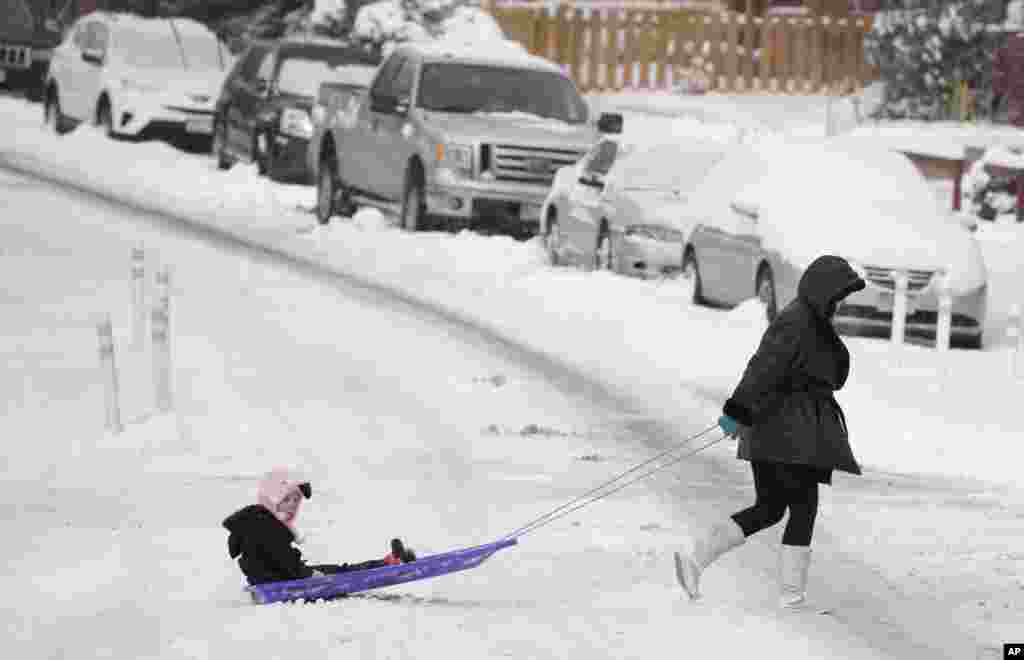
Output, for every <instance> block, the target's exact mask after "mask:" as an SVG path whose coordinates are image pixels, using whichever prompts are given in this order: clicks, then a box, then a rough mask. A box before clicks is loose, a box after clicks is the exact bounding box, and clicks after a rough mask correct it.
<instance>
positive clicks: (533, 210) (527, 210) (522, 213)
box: [519, 204, 540, 220]
mask: <svg viewBox="0 0 1024 660" xmlns="http://www.w3.org/2000/svg"><path fill="white" fill-rule="evenodd" d="M519 219H520V220H539V219H540V204H523V205H522V206H520V207H519Z"/></svg>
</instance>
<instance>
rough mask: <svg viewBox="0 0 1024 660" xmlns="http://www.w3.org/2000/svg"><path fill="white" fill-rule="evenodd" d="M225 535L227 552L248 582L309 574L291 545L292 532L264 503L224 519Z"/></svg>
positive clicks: (297, 552) (303, 576) (271, 580)
mask: <svg viewBox="0 0 1024 660" xmlns="http://www.w3.org/2000/svg"><path fill="white" fill-rule="evenodd" d="M224 527H225V528H226V529H227V530H228V531H229V532H231V534H230V535H229V536H228V554H230V555H231V558H232V559H234V558H236V557H238V567H239V568H241V569H242V572H243V573H245V577H246V578H247V579H248V580H249V584H263V583H264V582H276V581H279V580H298V579H300V578H307V577H310V576H312V575H313V569H312V568H311V567H310V566H307V565H306V562H305V561H303V560H302V553H301V552H299V549H298V548H296V547H294V546H293V545H292V542H293V541H294V540H295V534H294V533H293V532H292V530H291V529H290V528H289V527H288V526H287V525H285V524H284V523H283V522H281V521H280V520H278V519H277V518H276V517H275V516H274V514H273V513H271V512H270V510H269V509H267V508H266V507H265V506H262V505H259V504H251V505H249V506H247V507H245V508H244V509H241V510H239V511H236V512H235V513H233V514H231V515H230V516H228V517H227V518H226V519H225V520H224Z"/></svg>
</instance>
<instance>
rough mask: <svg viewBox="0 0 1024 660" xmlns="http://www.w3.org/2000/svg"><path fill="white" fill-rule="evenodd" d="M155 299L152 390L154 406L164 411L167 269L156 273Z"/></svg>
mask: <svg viewBox="0 0 1024 660" xmlns="http://www.w3.org/2000/svg"><path fill="white" fill-rule="evenodd" d="M156 278H157V291H158V295H157V301H156V304H155V305H154V306H153V312H152V340H153V390H154V395H155V396H154V399H155V403H156V408H157V410H158V411H160V412H162V413H164V412H167V411H169V410H170V409H171V407H172V402H171V333H170V321H171V301H170V283H171V274H170V271H169V270H167V269H164V270H161V271H160V272H158V273H157V276H156Z"/></svg>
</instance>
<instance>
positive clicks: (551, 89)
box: [416, 62, 588, 124]
mask: <svg viewBox="0 0 1024 660" xmlns="http://www.w3.org/2000/svg"><path fill="white" fill-rule="evenodd" d="M416 94H417V96H418V97H419V98H418V99H417V102H416V104H417V105H418V106H419V107H421V108H423V109H424V110H428V111H434V112H449V113H462V114H474V113H484V114H491V115H516V116H520V117H522V116H523V115H530V116H533V117H536V118H538V119H557V120H560V121H564V122H567V123H571V124H581V123H584V122H585V121H587V114H588V113H587V105H586V103H584V101H583V99H582V98H581V97H580V95H579V92H578V91H577V90H576V86H575V85H574V84H573V83H572V81H571V80H569V79H568V78H566V77H565V76H563V75H561V74H560V73H558V72H554V71H542V70H536V69H529V68H521V67H512V66H490V65H480V64H462V63H459V62H431V63H428V64H424V65H423V67H422V71H421V73H420V84H419V90H418V91H417V92H416Z"/></svg>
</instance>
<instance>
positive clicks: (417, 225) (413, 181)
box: [402, 169, 427, 231]
mask: <svg viewBox="0 0 1024 660" xmlns="http://www.w3.org/2000/svg"><path fill="white" fill-rule="evenodd" d="M426 217H427V207H426V202H425V200H424V199H423V179H422V177H420V176H419V175H418V174H417V171H416V170H414V169H410V170H409V173H408V174H406V175H405V195H404V197H403V200H402V229H404V230H406V231H421V230H423V229H425V228H426Z"/></svg>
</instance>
